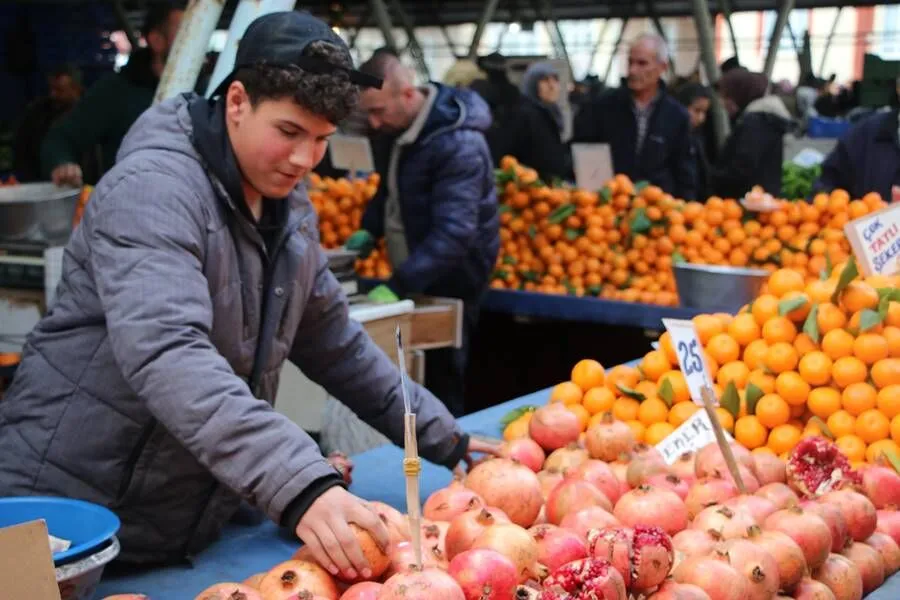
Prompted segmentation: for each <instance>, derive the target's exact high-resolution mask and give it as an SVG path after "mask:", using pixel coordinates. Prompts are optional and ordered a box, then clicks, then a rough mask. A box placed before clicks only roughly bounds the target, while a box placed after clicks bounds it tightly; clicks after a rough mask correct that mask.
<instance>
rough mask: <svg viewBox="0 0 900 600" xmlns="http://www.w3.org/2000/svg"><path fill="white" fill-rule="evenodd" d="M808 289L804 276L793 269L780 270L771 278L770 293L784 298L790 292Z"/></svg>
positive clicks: (768, 286) (769, 282) (769, 283)
mask: <svg viewBox="0 0 900 600" xmlns="http://www.w3.org/2000/svg"><path fill="white" fill-rule="evenodd" d="M804 287H806V281H804V279H803V275H801V274H800V273H798V272H797V271H794V270H792V269H778V270H777V271H775V272H774V273H772V274H771V275H770V276H769V281H768V284H767V288H768V292H769V293H770V294H773V295H775V296H777V297H778V298H782V297H784V296H785V294H787V293H788V292H801V291H803V288H804Z"/></svg>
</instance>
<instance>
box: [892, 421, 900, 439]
mask: <svg viewBox="0 0 900 600" xmlns="http://www.w3.org/2000/svg"><path fill="white" fill-rule="evenodd" d="M891 439H892V440H894V441H895V442H897V443H898V444H900V415H897V416H896V417H894V418H893V419H891Z"/></svg>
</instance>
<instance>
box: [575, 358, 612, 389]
mask: <svg viewBox="0 0 900 600" xmlns="http://www.w3.org/2000/svg"><path fill="white" fill-rule="evenodd" d="M605 379H606V370H605V369H604V368H603V365H601V364H600V363H598V362H597V361H596V360H591V359H587V358H586V359H584V360H580V361H578V363H577V364H576V365H575V367H574V368H573V369H572V382H573V383H574V384H575V385H577V386H578V387H580V388H581V389H582V391H585V392H586V391H588V390H589V389H591V388H595V387H597V386H601V385H603V381H604V380H605Z"/></svg>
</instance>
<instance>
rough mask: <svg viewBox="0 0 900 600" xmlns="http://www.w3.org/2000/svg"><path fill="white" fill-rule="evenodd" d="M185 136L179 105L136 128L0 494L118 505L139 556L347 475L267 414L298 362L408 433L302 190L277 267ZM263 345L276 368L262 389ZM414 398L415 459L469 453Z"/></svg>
mask: <svg viewBox="0 0 900 600" xmlns="http://www.w3.org/2000/svg"><path fill="white" fill-rule="evenodd" d="M191 135H192V124H191V119H190V116H189V114H188V110H187V98H186V97H185V96H180V97H178V98H175V99H173V100H170V101H167V102H164V103H162V104H160V105H158V106H156V107H153V108H151V109H150V110H148V111H147V112H145V113H144V114H143V115H142V116H141V117H140V119H139V120H138V121H137V122H136V123H135V125H134V126H133V127H132V129H131V131H130V132H129V134H128V136H127V137H126V138H125V140H124V141H123V143H122V147H121V150H120V153H119V159H118V163H117V164H116V166H115V167H114V168H113V169H112V170H111V171H110V172H109V173H107V175H106V176H105V177H104V178H103V179H102V180H101V181H100V183H99V184H98V186H97V188H96V190H95V191H94V194H93V196H92V197H91V200H90V202H89V204H88V206H87V209H86V211H85V214H84V217H83V220H82V222H81V225H80V226H79V227H78V228H77V229H76V230H75V232H74V233H73V235H72V238H71V240H70V242H69V244H68V246H67V247H66V251H65V257H64V261H63V278H62V281H61V283H60V284H59V287H58V289H57V300H56V304H55V305H54V307H53V309H52V311H51V312H50V313H49V314H48V315H46V316H45V317H44V318H43V319H42V320H41V321H40V323H39V324H38V325H37V326H36V327H35V329H34V330H33V332H32V333H31V334H30V335H29V337H28V341H27V344H26V346H25V349H24V352H23V357H22V363H21V365H20V368H19V370H18V373H17V374H16V377H15V380H14V382H13V384H12V386H11V388H10V389H9V390H8V392H7V394H6V396H5V398H4V399H3V400H2V401H0V496H11V495H23V496H24V495H56V496H68V497H72V498H81V499H84V500H88V501H91V502H96V503H99V504H103V505H106V506H108V507H110V508H112V509H113V510H114V511H115V512H116V513H117V514H118V515H119V517H120V518H121V519H122V530H121V532H120V539H121V541H122V544H123V552H122V555H121V558H122V559H123V560H126V561H130V562H156V561H173V560H180V559H182V558H184V557H189V556H191V555H192V554H195V553H197V552H198V551H199V550H201V549H202V548H204V547H205V546H206V545H207V544H209V543H210V542H211V541H212V540H213V539H214V538H215V536H216V533H217V532H218V531H219V529H220V528H221V526H222V525H223V523H224V522H225V521H226V520H227V519H229V518H230V517H231V516H232V515H233V514H234V512H235V510H236V508H237V506H238V505H239V502H240V499H241V498H243V499H245V500H247V501H248V502H250V503H251V504H253V505H255V506H257V507H259V508H260V509H261V510H263V511H264V512H265V513H266V514H267V515H268V516H269V517H270V518H271V519H273V520H274V521H276V522H279V521H280V520H281V518H282V514H283V512H284V510H285V508H286V507H287V506H288V505H289V504H290V503H291V502H292V501H293V500H294V499H295V498H297V497H298V495H300V493H301V492H302V491H303V490H304V489H305V488H306V487H307V486H308V485H309V484H311V483H312V482H314V481H316V480H320V479H321V478H323V477H328V476H333V475H334V473H335V471H334V470H333V469H332V467H331V466H330V465H329V463H328V462H326V461H325V460H324V459H323V457H322V456H321V454H320V453H319V451H318V448H317V446H316V445H315V443H314V442H313V441H312V439H311V438H310V437H309V436H308V435H307V434H306V433H305V432H304V431H303V430H302V429H300V427H298V426H297V425H295V424H294V423H293V422H291V421H290V420H288V419H287V418H286V417H284V416H282V415H280V414H279V413H277V412H275V411H274V410H273V409H272V402H273V401H274V398H275V393H276V390H277V388H278V376H279V373H280V369H281V366H282V364H283V362H284V361H285V360H291V361H292V362H294V363H296V364H297V365H298V367H299V368H301V369H302V370H303V372H304V373H305V374H306V375H307V376H309V377H310V378H311V379H313V380H314V381H316V382H318V383H319V384H321V385H323V386H324V387H325V388H326V389H327V390H328V391H329V392H330V393H331V394H332V395H333V396H335V397H336V398H339V399H341V400H342V401H343V402H345V403H347V405H348V406H350V408H352V409H353V410H354V412H356V414H358V415H359V416H360V417H361V418H362V419H363V420H365V421H367V422H368V423H370V424H371V425H373V426H374V427H376V428H377V429H379V430H380V431H382V432H383V433H385V434H386V435H387V436H388V437H389V438H390V439H392V440H394V441H395V442H397V443H402V439H403V402H402V399H401V395H400V386H399V384H400V376H399V372H398V370H397V369H396V368H395V367H394V365H393V364H392V362H391V361H390V359H389V358H388V357H387V356H386V355H385V354H384V353H383V352H382V351H381V350H379V349H378V348H377V346H375V344H374V343H372V341H371V340H370V339H369V337H368V336H367V335H366V333H365V331H364V330H363V329H362V327H361V326H360V325H359V324H358V323H355V322H354V321H351V320H350V319H349V318H348V309H347V301H346V298H345V297H344V294H343V292H342V291H341V287H340V285H339V284H338V282H337V280H336V279H335V278H334V277H333V275H332V274H331V272H330V271H329V270H328V268H327V264H326V259H325V257H324V255H323V253H322V251H321V249H320V247H319V244H318V234H317V224H316V217H315V213H314V211H313V208H312V205H311V204H310V202H309V201H308V199H307V197H306V193H305V191H304V190H303V189H302V188H298V189H297V190H295V191H294V192H293V193H292V194H291V196H290V198H289V202H290V205H291V210H290V214H289V216H288V218H287V226H286V227H285V228H284V230H283V231H282V232H281V236H280V238H279V242H280V243H279V244H278V246H277V248H278V250H276V251H275V252H273V253H272V256H269V257H268V258H267V256H266V251H265V246H264V244H263V240H262V239H261V237H260V235H259V233H258V231H257V229H256V228H255V227H253V226H252V225H251V224H250V223H249V222H248V221H247V220H246V219H243V218H237V216H238V213H239V211H238V210H237V208H236V206H235V205H234V204H233V203H232V202H231V201H230V200H229V199H228V198H227V195H226V194H225V193H224V189H223V187H222V186H221V184H220V183H219V182H218V180H216V179H215V178H212V179H211V176H210V175H209V173H208V172H207V170H206V169H205V168H204V165H203V164H202V160H201V158H200V156H199V155H198V153H197V152H196V150H195V148H194V146H193V145H192V141H191ZM269 261H273V262H272V265H271V273H272V276H271V281H270V282H269V283H268V284H267V283H266V282H265V277H264V275H265V271H266V266H265V265H266V264H268V262H269ZM266 297H267V298H268V308H267V310H266V311H265V313H266V314H265V317H264V320H263V322H261V313H262V310H261V307H262V306H263V299H264V298H266ZM260 339H262V344H261V347H263V348H267V351H268V358H267V359H265V362H264V364H263V365H261V369H260V373H259V377H258V380H259V385H258V387H257V390H256V391H257V394H256V395H254V394H253V393H252V392H251V390H250V388H249V386H248V383H247V382H248V381H249V380H250V379H251V371H252V370H253V365H254V360H255V354H256V348H257V341H258V340H260ZM265 353H266V352H261V353H260V355H261V356H263V355H264V354H265ZM412 397H413V398H412V400H413V403H414V409H415V410H416V411H417V413H418V418H417V423H418V440H419V448H420V451H421V453H422V455H423V456H424V457H425V458H427V459H429V460H431V461H434V462H438V463H444V464H449V463H450V462H452V461H453V460H454V459H458V458H459V455H460V453H461V452H460V446H461V445H462V444H461V440H464V439H465V438H464V436H463V434H462V432H461V431H460V430H459V428H458V425H457V424H456V422H455V421H454V419H453V418H452V416H451V415H450V413H449V412H448V411H447V410H446V409H445V408H444V406H443V405H442V404H441V403H440V402H439V401H438V400H437V399H435V398H434V396H432V395H431V394H430V393H428V392H427V391H425V390H424V389H423V388H421V387H418V386H413V389H412Z"/></svg>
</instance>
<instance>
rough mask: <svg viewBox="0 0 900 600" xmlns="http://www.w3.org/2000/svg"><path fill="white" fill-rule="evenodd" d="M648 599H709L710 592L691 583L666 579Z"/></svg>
mask: <svg viewBox="0 0 900 600" xmlns="http://www.w3.org/2000/svg"><path fill="white" fill-rule="evenodd" d="M647 600H709V594H707V593H706V592H704V591H703V590H702V589H700V588H698V587H697V586H696V585H692V584H690V583H677V582H675V581H674V580H672V579H669V580H667V581H664V582H663V584H662V585H661V586H659V588H658V589H657V590H656V591H655V592H653V593H652V594H650V595H649V596H648V597H647Z"/></svg>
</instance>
